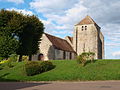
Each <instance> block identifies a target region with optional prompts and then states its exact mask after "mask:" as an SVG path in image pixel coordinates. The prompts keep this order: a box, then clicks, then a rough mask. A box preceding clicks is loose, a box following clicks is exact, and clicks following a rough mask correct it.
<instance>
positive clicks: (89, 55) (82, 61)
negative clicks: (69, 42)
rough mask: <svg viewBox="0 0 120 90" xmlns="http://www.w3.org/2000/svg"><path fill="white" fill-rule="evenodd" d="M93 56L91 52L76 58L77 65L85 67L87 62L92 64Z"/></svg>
mask: <svg viewBox="0 0 120 90" xmlns="http://www.w3.org/2000/svg"><path fill="white" fill-rule="evenodd" d="M94 56H95V53H93V52H84V53H82V54H80V55H79V56H78V57H77V63H78V64H82V66H85V65H86V63H87V62H89V61H91V63H92V62H93V61H94Z"/></svg>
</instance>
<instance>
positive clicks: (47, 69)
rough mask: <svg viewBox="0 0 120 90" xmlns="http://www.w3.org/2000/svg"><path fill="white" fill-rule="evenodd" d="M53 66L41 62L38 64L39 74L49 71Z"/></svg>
mask: <svg viewBox="0 0 120 90" xmlns="http://www.w3.org/2000/svg"><path fill="white" fill-rule="evenodd" d="M54 67H55V66H54V65H53V64H52V62H49V61H43V62H41V64H40V69H41V70H40V71H41V73H42V72H46V71H49V70H51V69H53V68H54Z"/></svg>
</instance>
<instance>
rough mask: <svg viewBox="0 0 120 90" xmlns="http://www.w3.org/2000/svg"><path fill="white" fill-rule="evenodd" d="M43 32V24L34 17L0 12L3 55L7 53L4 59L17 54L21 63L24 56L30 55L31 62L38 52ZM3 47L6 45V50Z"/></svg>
mask: <svg viewBox="0 0 120 90" xmlns="http://www.w3.org/2000/svg"><path fill="white" fill-rule="evenodd" d="M43 31H44V26H43V24H42V22H41V21H40V20H39V19H38V18H37V17H36V16H34V15H33V16H29V15H23V14H21V13H18V12H16V11H8V10H0V38H1V41H0V45H1V47H0V48H1V50H0V52H1V51H2V52H1V55H3V54H2V53H5V54H6V55H4V57H8V56H9V55H10V54H13V53H14V52H16V53H17V54H18V55H20V58H19V61H22V56H23V55H28V56H29V57H30V58H29V60H31V56H32V55H33V54H36V53H37V51H38V45H39V42H40V38H41V36H42V34H43ZM4 39H5V40H4ZM3 41H6V42H3ZM3 45H5V46H4V49H5V50H3V49H2V47H3ZM5 51H6V52H5ZM7 51H8V52H9V54H8V53H7Z"/></svg>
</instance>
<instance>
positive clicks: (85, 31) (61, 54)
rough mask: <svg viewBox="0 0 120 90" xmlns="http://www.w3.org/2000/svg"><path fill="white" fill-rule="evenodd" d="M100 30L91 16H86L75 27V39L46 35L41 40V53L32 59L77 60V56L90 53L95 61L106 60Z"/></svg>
mask: <svg viewBox="0 0 120 90" xmlns="http://www.w3.org/2000/svg"><path fill="white" fill-rule="evenodd" d="M100 29H101V28H100V27H99V26H98V25H97V24H96V23H95V21H94V20H93V19H92V18H91V17H90V16H86V17H85V18H84V19H83V20H81V21H80V22H79V23H78V24H76V25H75V26H74V33H73V37H70V36H66V37H65V39H62V38H59V37H56V36H53V35H50V34H47V33H44V34H43V36H42V38H41V39H42V40H41V43H40V47H39V48H40V50H39V53H38V54H37V55H34V56H33V57H32V59H34V60H38V59H39V60H67V59H75V57H76V56H77V55H80V54H81V53H83V52H89V51H90V52H94V53H95V59H102V58H104V36H103V34H102V32H101V31H100ZM40 53H41V54H40ZM40 55H42V57H41V56H40Z"/></svg>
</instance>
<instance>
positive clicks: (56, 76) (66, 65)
mask: <svg viewBox="0 0 120 90" xmlns="http://www.w3.org/2000/svg"><path fill="white" fill-rule="evenodd" d="M52 62H53V64H54V65H56V67H55V68H54V69H53V70H50V71H48V72H45V73H42V74H38V75H35V76H26V74H25V72H24V64H25V62H21V63H15V64H14V65H15V66H14V67H13V68H4V69H2V70H0V81H90V80H92V81H94V80H120V60H97V61H95V62H94V63H88V64H87V65H86V66H85V67H82V66H81V65H79V64H77V63H76V61H75V60H74V61H72V60H66V61H64V60H56V61H52Z"/></svg>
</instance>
